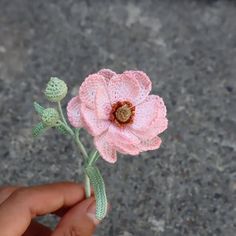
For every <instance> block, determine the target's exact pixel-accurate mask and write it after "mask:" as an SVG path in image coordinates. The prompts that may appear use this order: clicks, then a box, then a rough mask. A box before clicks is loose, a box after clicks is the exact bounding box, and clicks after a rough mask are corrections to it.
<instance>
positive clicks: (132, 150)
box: [115, 143, 140, 156]
mask: <svg viewBox="0 0 236 236" xmlns="http://www.w3.org/2000/svg"><path fill="white" fill-rule="evenodd" d="M115 148H116V150H117V151H118V152H120V153H122V154H129V155H133V156H136V155H138V154H139V153H140V149H139V147H138V145H136V146H135V145H133V144H127V143H116V145H115Z"/></svg>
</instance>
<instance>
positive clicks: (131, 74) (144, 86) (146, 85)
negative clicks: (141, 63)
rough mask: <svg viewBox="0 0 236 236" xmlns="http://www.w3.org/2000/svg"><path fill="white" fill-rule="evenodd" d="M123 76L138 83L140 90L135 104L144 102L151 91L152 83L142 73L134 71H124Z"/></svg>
mask: <svg viewBox="0 0 236 236" xmlns="http://www.w3.org/2000/svg"><path fill="white" fill-rule="evenodd" d="M123 74H125V76H127V77H128V78H130V79H136V80H137V81H138V83H139V86H140V88H141V90H140V93H139V97H137V98H136V104H139V103H141V102H142V101H144V100H145V98H146V97H147V96H148V94H149V93H150V91H151V89H152V82H151V80H150V79H149V77H148V76H147V75H146V74H145V73H144V72H143V71H135V70H130V71H125V72H124V73H123ZM136 104H135V105H136Z"/></svg>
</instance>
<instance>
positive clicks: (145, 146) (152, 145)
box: [138, 136, 161, 151]
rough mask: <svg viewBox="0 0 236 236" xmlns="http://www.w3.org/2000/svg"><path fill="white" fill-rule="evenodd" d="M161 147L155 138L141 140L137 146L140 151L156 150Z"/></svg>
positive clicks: (159, 141) (157, 138)
mask: <svg viewBox="0 0 236 236" xmlns="http://www.w3.org/2000/svg"><path fill="white" fill-rule="evenodd" d="M160 145H161V139H160V138H159V137H158V136H156V137H154V138H152V139H147V140H142V141H141V143H140V144H139V145H138V147H139V148H140V151H148V150H155V149H158V148H159V147H160Z"/></svg>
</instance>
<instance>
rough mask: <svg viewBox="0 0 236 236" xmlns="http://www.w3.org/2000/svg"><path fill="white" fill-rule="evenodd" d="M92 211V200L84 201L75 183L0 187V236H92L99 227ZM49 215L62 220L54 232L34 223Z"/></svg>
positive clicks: (78, 186)
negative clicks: (56, 216) (37, 218)
mask: <svg viewBox="0 0 236 236" xmlns="http://www.w3.org/2000/svg"><path fill="white" fill-rule="evenodd" d="M95 212H96V202H95V199H94V197H93V196H92V197H91V198H88V199H86V198H85V191H84V187H83V185H79V184H76V183H69V182H66V183H54V184H46V185H41V186H33V187H2V188H0V235H2V236H3V235H4V236H42V235H43V236H91V235H93V233H94V231H95V228H96V226H97V225H98V224H99V221H98V220H97V219H96V217H95ZM50 213H52V214H56V215H58V216H60V217H61V220H60V221H59V224H58V225H57V227H56V228H55V229H54V230H53V231H52V230H51V229H50V228H48V227H46V226H44V225H41V224H39V223H37V222H36V221H34V220H33V219H34V218H35V217H37V216H41V215H46V214H50Z"/></svg>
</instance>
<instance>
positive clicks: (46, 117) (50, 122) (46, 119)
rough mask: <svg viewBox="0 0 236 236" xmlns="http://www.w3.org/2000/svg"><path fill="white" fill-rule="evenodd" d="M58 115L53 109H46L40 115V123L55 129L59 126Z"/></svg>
mask: <svg viewBox="0 0 236 236" xmlns="http://www.w3.org/2000/svg"><path fill="white" fill-rule="evenodd" d="M59 121H60V115H59V113H58V111H57V110H56V109H54V108H47V109H45V110H44V111H43V113H42V122H43V124H44V125H45V126H46V127H55V126H57V125H58V124H59Z"/></svg>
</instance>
